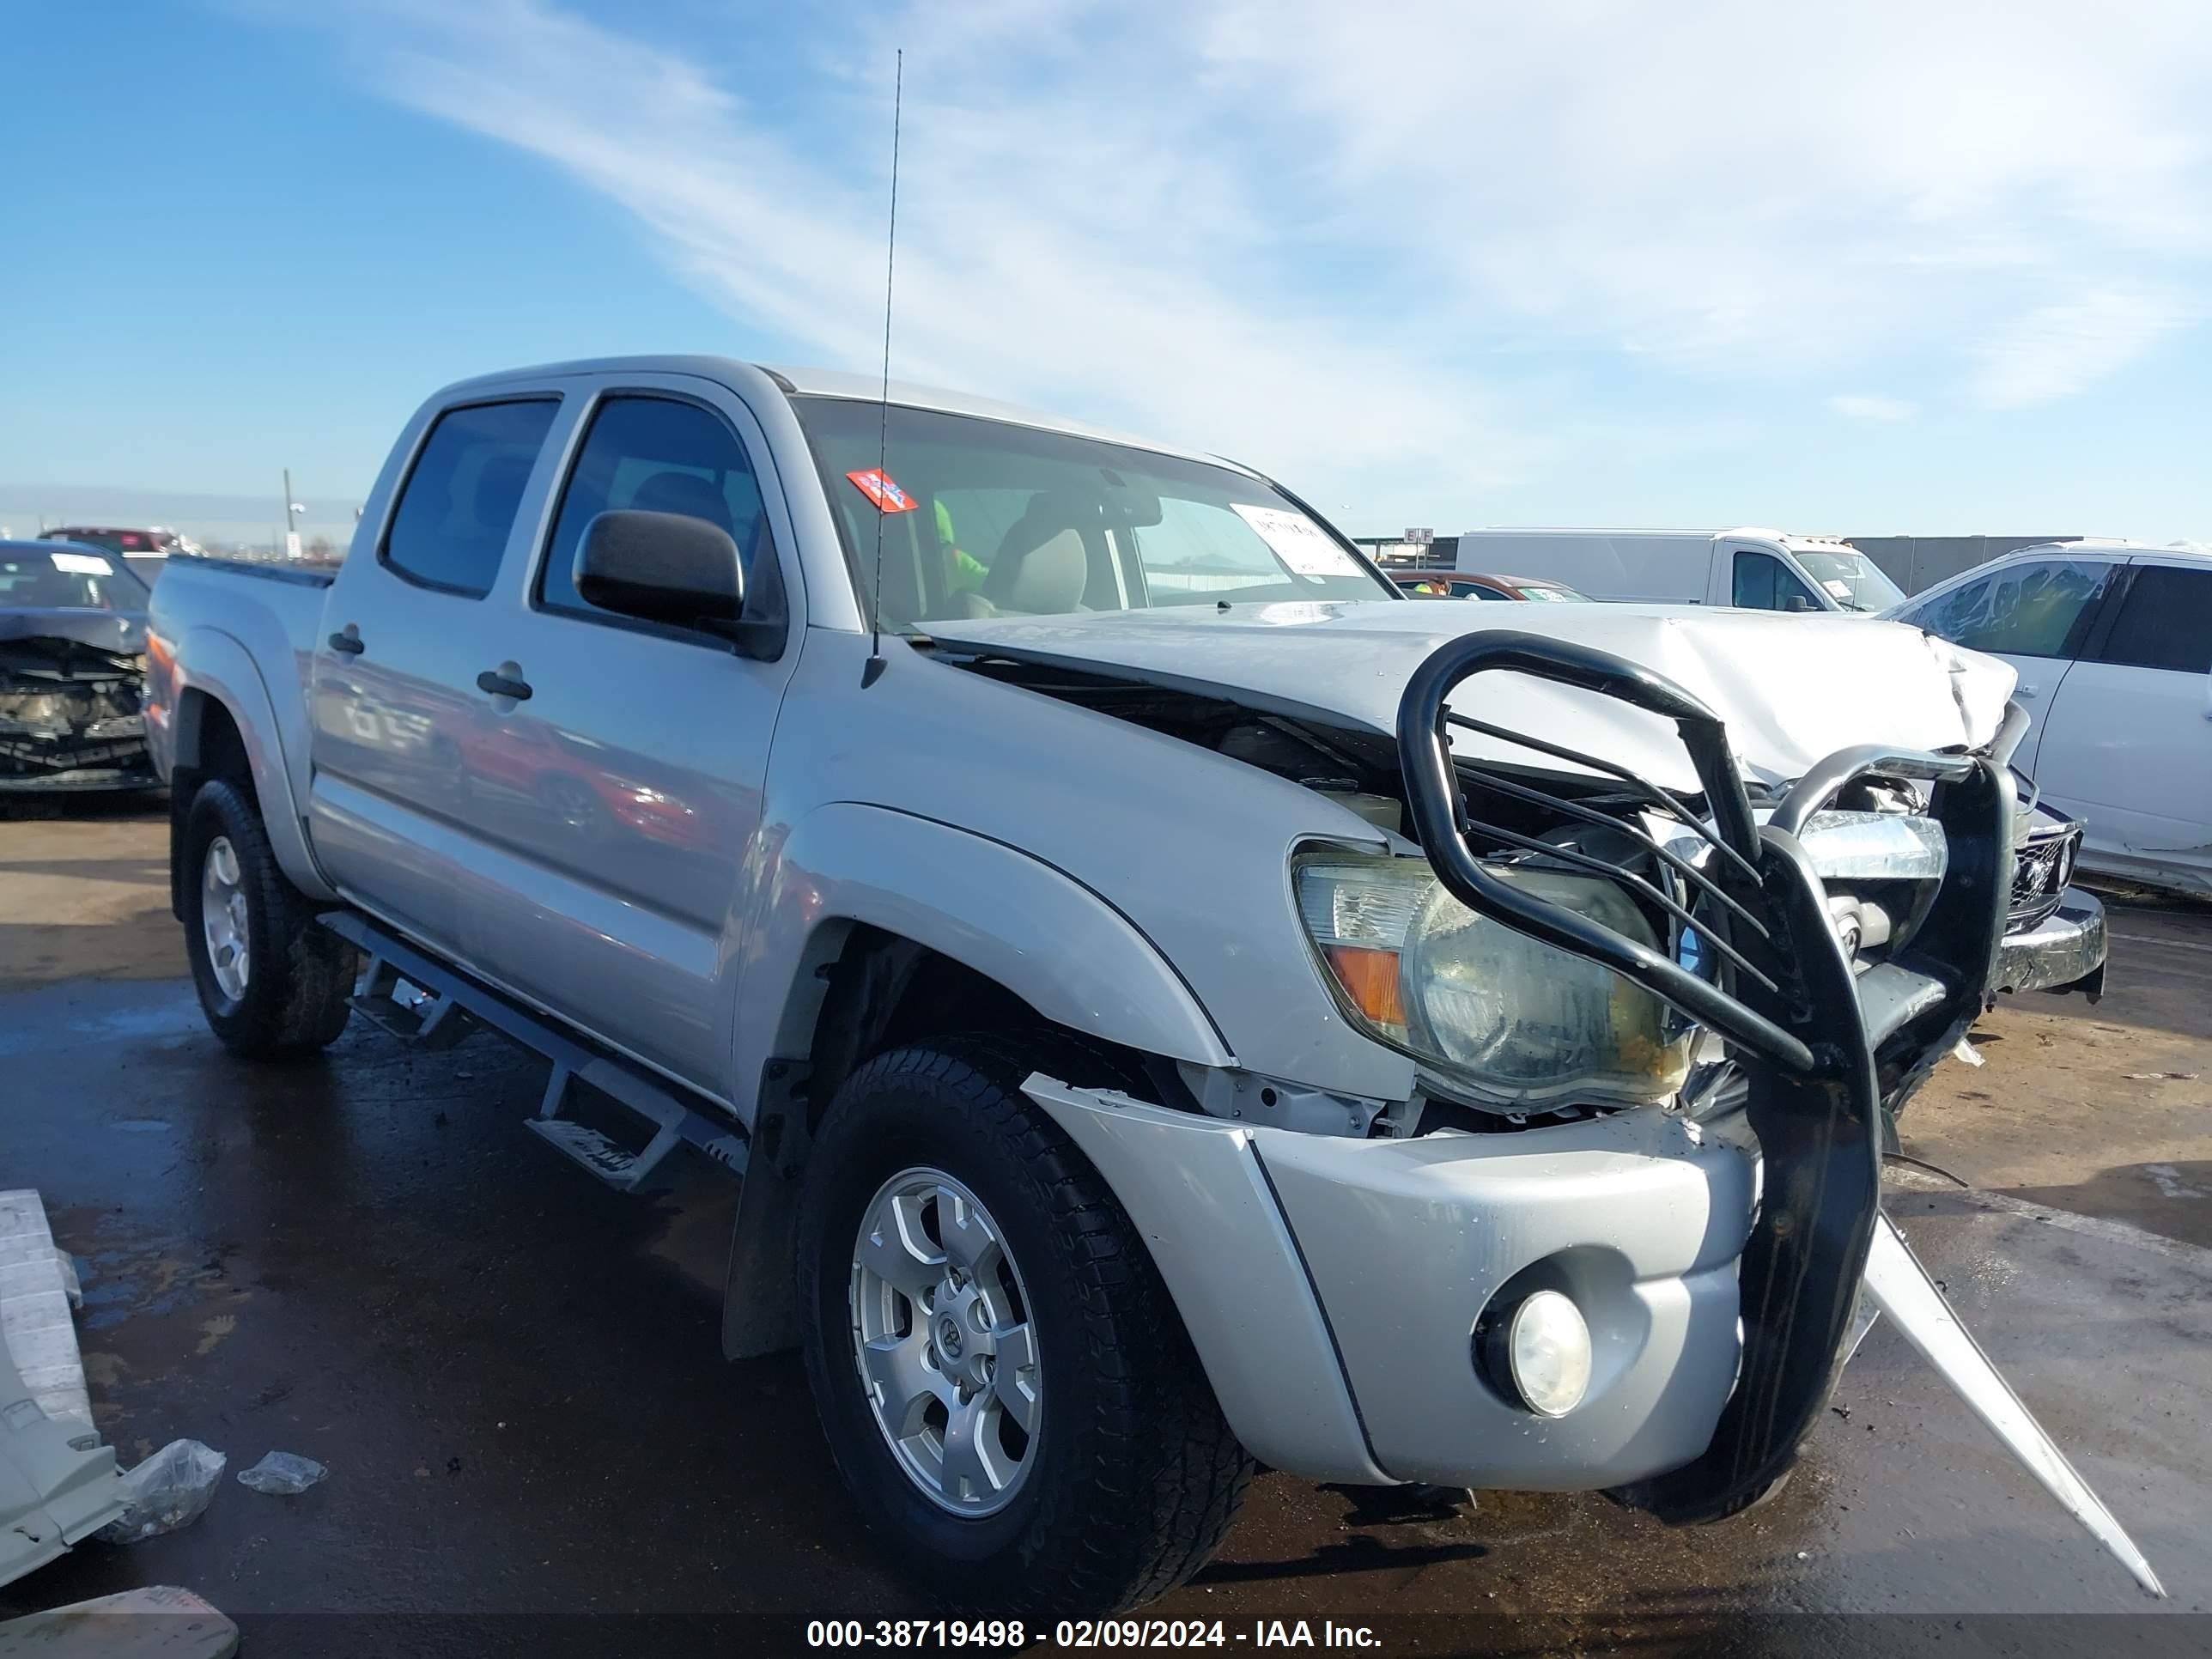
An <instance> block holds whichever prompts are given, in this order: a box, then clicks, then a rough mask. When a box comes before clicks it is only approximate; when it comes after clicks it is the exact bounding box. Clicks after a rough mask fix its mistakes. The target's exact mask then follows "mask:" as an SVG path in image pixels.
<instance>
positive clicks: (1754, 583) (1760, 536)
mask: <svg viewBox="0 0 2212 1659" xmlns="http://www.w3.org/2000/svg"><path fill="white" fill-rule="evenodd" d="M1458 568H1460V569H1461V570H1463V571H1473V572H1480V573H1483V574H1489V573H1493V572H1494V573H1500V574H1512V575H1516V576H1534V577H1541V578H1542V579H1543V580H1547V581H1554V582H1564V583H1565V585H1566V586H1569V587H1571V588H1575V589H1577V591H1579V592H1583V593H1586V594H1588V595H1589V597H1590V598H1591V599H1631V600H1635V601H1638V602H1639V603H1642V604H1644V605H1737V606H1741V608H1743V609H1745V610H1747V611H1861V612H1872V611H1887V609H1889V607H1890V606H1892V605H1898V604H1901V603H1902V602H1903V601H1904V599H1905V593H1904V590H1903V589H1901V588H1899V586H1897V584H1896V583H1894V582H1893V581H1892V580H1890V579H1889V578H1888V577H1887V576H1886V575H1884V574H1882V573H1881V569H1880V568H1879V567H1877V566H1876V565H1875V562H1874V561H1873V560H1872V559H1869V557H1867V556H1866V555H1865V554H1863V553H1862V552H1860V551H1859V550H1858V549H1857V548H1856V547H1853V546H1851V545H1850V544H1849V543H1848V542H1842V541H1838V540H1837V539H1836V538H1834V537H1832V536H1787V535H1784V533H1783V532H1780V531H1778V530H1752V529H1737V530H1470V531H1468V532H1465V533H1463V534H1462V536H1461V537H1460V538H1459V558H1458Z"/></svg>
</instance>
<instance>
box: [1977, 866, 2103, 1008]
mask: <svg viewBox="0 0 2212 1659" xmlns="http://www.w3.org/2000/svg"><path fill="white" fill-rule="evenodd" d="M2105 951H2106V938H2105V907H2104V905H2103V904H2102V903H2100V902H2099V901H2098V899H2097V897H2096V896H2095V895H2094V894H2091V893H2085V892H2083V891H2082V890H2081V889H2080V888H2078V887H2069V888H2068V889H2067V890H2066V892H2065V895H2064V896H2063V897H2062V898H2061V899H2060V900H2059V901H2058V908H2057V909H2056V910H2054V911H2052V912H2051V914H2050V915H2048V916H2045V918H2044V919H2043V920H2042V921H2039V922H2038V923H2036V925H2035V926H2034V927H2030V928H2027V929H2026V930H2025V931H2023V932H2021V933H2008V934H2006V935H2005V937H2004V940H2003V942H2002V944H2001V945H1998V946H1997V966H1996V974H1995V975H1992V976H1991V979H1990V989H1991V990H1993V991H2081V992H2083V993H2085V994H2087V996H2088V997H2089V999H2090V1000H2092V1001H2094V1000H2096V999H2097V998H2098V997H2100V996H2101V995H2103V994H2104V990H2105Z"/></svg>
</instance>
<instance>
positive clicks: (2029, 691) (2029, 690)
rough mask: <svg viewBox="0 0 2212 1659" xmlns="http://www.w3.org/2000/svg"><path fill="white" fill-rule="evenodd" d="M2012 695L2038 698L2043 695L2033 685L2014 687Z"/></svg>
mask: <svg viewBox="0 0 2212 1659" xmlns="http://www.w3.org/2000/svg"><path fill="white" fill-rule="evenodd" d="M2012 693H2013V696H2016V697H2039V696H2042V695H2043V693H2042V690H2040V688H2039V687H2036V686H2033V685H2015V686H2014V687H2013V689H2012Z"/></svg>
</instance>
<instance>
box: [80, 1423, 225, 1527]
mask: <svg viewBox="0 0 2212 1659" xmlns="http://www.w3.org/2000/svg"><path fill="white" fill-rule="evenodd" d="M228 1462H230V1460H229V1459H228V1458H227V1457H225V1456H224V1455H222V1453H221V1452H219V1451H217V1450H216V1449H215V1448H214V1447H212V1446H204V1445H202V1444H201V1443H199V1442H198V1441H197V1440H172V1441H171V1442H170V1443H168V1444H167V1445H166V1446H164V1447H162V1448H161V1450H159V1451H157V1452H155V1454H154V1455H152V1456H151V1457H149V1458H148V1459H147V1460H146V1461H145V1462H143V1463H141V1464H139V1465H138V1466H137V1468H132V1469H126V1470H125V1472H124V1475H123V1489H124V1492H125V1496H126V1498H128V1499H129V1501H130V1507H129V1508H128V1509H126V1510H124V1511H123V1513H122V1514H120V1515H118V1516H116V1517H115V1519H114V1520H112V1521H111V1522H108V1523H107V1524H106V1526H104V1527H102V1528H100V1531H99V1533H98V1534H96V1535H97V1536H99V1537H100V1538H102V1539H105V1540H106V1541H107V1542H109V1543H111V1544H136V1543H139V1542H142V1541H144V1540H146V1539H149V1538H159V1537H160V1536H161V1534H163V1533H165V1532H174V1531H176V1530H177V1529H178V1528H180V1527H189V1526H190V1525H191V1523H192V1522H195V1521H197V1520H198V1519H199V1518H200V1515H201V1513H202V1512H203V1511H204V1510H205V1509H206V1508H207V1506H208V1504H210V1502H211V1501H212V1500H213V1499H214V1498H215V1488H216V1482H217V1481H218V1480H222V1471H223V1466H224V1465H225V1464H227V1463H228Z"/></svg>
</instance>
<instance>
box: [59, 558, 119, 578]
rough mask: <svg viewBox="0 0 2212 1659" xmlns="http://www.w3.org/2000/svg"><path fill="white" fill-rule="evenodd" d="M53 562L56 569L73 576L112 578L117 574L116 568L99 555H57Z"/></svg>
mask: <svg viewBox="0 0 2212 1659" xmlns="http://www.w3.org/2000/svg"><path fill="white" fill-rule="evenodd" d="M53 561H54V568H55V569H57V570H65V571H67V572H68V573H69V574H70V575H72V576H112V575H113V574H115V567H114V566H113V565H112V564H110V563H108V562H107V561H106V560H105V559H103V558H101V557H100V556H98V555H97V554H93V553H57V554H55V555H54V556H53Z"/></svg>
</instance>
